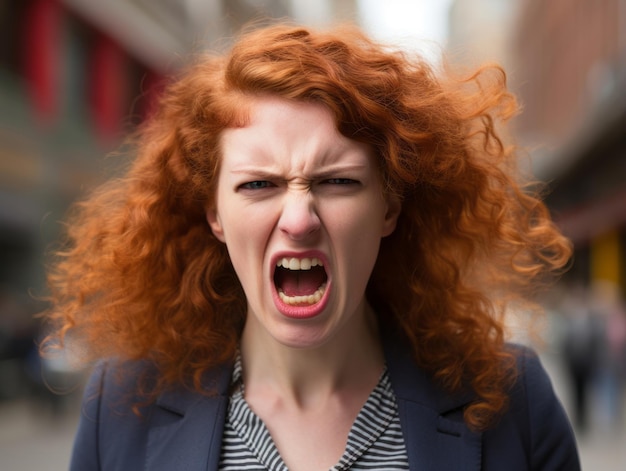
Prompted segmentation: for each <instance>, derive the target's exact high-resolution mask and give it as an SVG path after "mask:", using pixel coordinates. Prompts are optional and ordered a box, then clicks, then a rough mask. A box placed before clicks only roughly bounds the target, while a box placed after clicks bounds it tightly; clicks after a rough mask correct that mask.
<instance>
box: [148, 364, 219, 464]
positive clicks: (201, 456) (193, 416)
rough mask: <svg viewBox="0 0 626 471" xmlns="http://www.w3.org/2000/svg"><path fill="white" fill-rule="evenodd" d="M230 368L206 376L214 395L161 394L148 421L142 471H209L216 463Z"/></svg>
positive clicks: (183, 390)
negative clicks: (215, 389) (148, 429)
mask: <svg viewBox="0 0 626 471" xmlns="http://www.w3.org/2000/svg"><path fill="white" fill-rule="evenodd" d="M230 374H231V367H230V365H228V366H225V367H222V368H218V369H217V370H216V371H213V372H211V373H210V374H208V375H207V382H205V384H207V385H211V384H212V385H213V386H212V388H211V389H213V388H215V387H216V386H217V392H218V394H216V395H214V396H205V395H202V394H200V393H197V392H194V391H191V390H188V389H178V390H173V391H168V392H166V393H164V394H162V395H161V396H160V397H159V399H158V400H157V403H156V406H155V407H154V409H153V413H152V415H151V417H150V431H149V433H148V443H147V447H146V448H147V452H146V468H145V469H146V470H150V471H170V470H172V469H176V470H181V471H212V470H216V469H217V466H218V462H219V456H220V450H221V444H222V434H223V430H224V423H225V420H226V411H227V407H228V395H227V391H228V385H229V383H230Z"/></svg>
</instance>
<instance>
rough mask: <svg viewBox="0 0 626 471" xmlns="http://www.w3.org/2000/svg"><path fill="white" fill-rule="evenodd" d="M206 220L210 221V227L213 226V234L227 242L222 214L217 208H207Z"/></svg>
mask: <svg viewBox="0 0 626 471" xmlns="http://www.w3.org/2000/svg"><path fill="white" fill-rule="evenodd" d="M206 220H207V222H208V223H209V227H210V228H211V231H212V232H213V235H214V236H215V237H216V238H217V240H219V241H221V242H224V243H226V239H225V238H224V229H223V227H222V221H221V220H220V216H219V214H218V213H217V208H209V209H207V212H206Z"/></svg>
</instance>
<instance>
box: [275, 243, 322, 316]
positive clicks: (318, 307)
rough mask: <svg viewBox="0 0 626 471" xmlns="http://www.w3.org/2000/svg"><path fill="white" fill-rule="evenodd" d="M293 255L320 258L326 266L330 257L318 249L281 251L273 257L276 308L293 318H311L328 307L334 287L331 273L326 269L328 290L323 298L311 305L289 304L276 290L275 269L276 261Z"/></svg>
mask: <svg viewBox="0 0 626 471" xmlns="http://www.w3.org/2000/svg"><path fill="white" fill-rule="evenodd" d="M292 257H295V258H318V259H320V260H321V261H322V263H323V264H324V267H328V259H327V258H326V255H324V254H323V253H322V252H319V251H317V250H310V251H306V252H281V253H277V254H274V256H273V257H272V265H271V273H270V280H272V282H271V286H272V298H273V299H274V305H275V306H276V309H278V312H280V313H281V314H282V315H283V316H285V317H289V318H292V319H311V318H313V317H316V316H318V315H320V314H321V313H322V312H323V311H324V308H325V307H326V305H327V304H328V297H329V293H330V290H331V287H332V282H331V278H330V273H328V271H326V276H327V277H328V279H327V281H326V290H325V291H324V295H323V296H322V299H320V300H319V302H317V303H315V304H312V305H310V306H291V305H289V304H285V303H284V302H283V301H282V300H281V299H280V297H279V296H278V291H277V290H276V286H275V285H274V282H273V280H274V270H276V263H277V262H278V260H280V259H281V258H292Z"/></svg>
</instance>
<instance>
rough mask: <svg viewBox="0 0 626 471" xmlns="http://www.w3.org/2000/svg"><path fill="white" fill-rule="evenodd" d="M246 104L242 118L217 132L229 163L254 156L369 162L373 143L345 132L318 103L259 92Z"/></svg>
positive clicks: (301, 162)
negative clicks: (233, 124) (244, 117)
mask: <svg viewBox="0 0 626 471" xmlns="http://www.w3.org/2000/svg"><path fill="white" fill-rule="evenodd" d="M246 108H247V109H246V114H247V119H246V122H245V123H244V124H242V125H241V126H237V127H231V128H227V129H226V130H224V131H223V133H222V136H221V147H222V149H221V150H222V158H223V159H224V160H225V162H223V163H224V164H226V165H227V166H230V165H236V164H238V163H241V164H247V163H251V162H254V163H256V164H259V165H263V164H267V165H271V164H277V163H282V164H285V163H289V164H290V165H296V166H302V167H305V166H307V165H308V166H311V165H326V164H331V163H333V162H334V161H337V160H342V161H344V162H346V161H352V162H354V163H356V162H358V161H364V160H366V161H367V164H368V165H369V164H371V158H372V156H371V154H372V152H371V148H370V147H369V146H368V145H367V144H364V143H361V142H358V141H355V140H352V139H349V138H347V137H345V136H343V135H342V134H341V133H340V132H339V131H338V129H337V126H336V124H335V118H334V116H333V115H332V113H331V112H330V110H329V109H328V108H326V107H325V106H323V105H321V104H318V103H311V102H298V101H291V100H287V99H283V98H278V97H258V98H254V99H252V100H251V101H250V102H249V105H248V106H247V107H246Z"/></svg>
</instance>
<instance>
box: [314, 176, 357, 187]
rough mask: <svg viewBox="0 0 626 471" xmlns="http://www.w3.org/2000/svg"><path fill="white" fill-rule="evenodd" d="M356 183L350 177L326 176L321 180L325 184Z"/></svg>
mask: <svg viewBox="0 0 626 471" xmlns="http://www.w3.org/2000/svg"><path fill="white" fill-rule="evenodd" d="M357 183H359V182H358V181H356V180H352V179H351V178H328V179H327V180H324V181H323V182H322V184H326V185H356V184H357Z"/></svg>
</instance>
